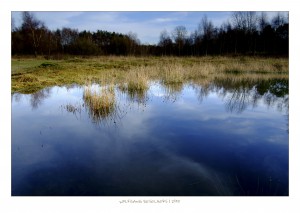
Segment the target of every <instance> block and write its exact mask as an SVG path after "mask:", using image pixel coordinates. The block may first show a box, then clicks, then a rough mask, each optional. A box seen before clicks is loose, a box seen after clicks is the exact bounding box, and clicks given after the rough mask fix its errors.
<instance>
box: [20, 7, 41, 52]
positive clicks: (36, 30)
mask: <svg viewBox="0 0 300 213" xmlns="http://www.w3.org/2000/svg"><path fill="white" fill-rule="evenodd" d="M22 29H23V30H25V31H28V32H29V33H30V36H31V38H32V42H33V48H34V55H35V57H36V56H37V54H38V48H39V46H40V42H41V39H42V35H43V33H44V31H45V29H46V27H45V25H44V23H43V22H41V21H40V20H38V19H36V18H35V17H34V15H33V14H31V13H29V12H23V24H22Z"/></svg>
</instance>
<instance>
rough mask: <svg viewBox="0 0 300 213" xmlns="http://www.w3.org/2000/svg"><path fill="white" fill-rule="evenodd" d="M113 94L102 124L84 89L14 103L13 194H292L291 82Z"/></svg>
mask: <svg viewBox="0 0 300 213" xmlns="http://www.w3.org/2000/svg"><path fill="white" fill-rule="evenodd" d="M94 87H95V88H96V87H98V86H97V85H94ZM115 92H116V104H117V109H116V110H115V111H114V112H113V113H111V114H110V115H107V116H106V117H105V116H104V117H103V116H102V117H101V118H99V117H94V116H93V114H92V113H91V111H90V109H88V107H87V105H85V103H84V99H83V88H82V87H79V86H72V87H52V88H47V89H44V90H41V91H39V92H37V93H35V94H29V95H24V94H13V95H12V195H68V196H73V195H80V196H83V195H88V196H92V195H100V196H111V195H119V196H201V195H205V196H211V195H222V196H224V195H225V196H227V195H237V196H242V195H255V196H260V195H275V196H282V195H288V177H289V176H288V82H287V81H284V80H276V79H275V80H272V81H260V82H252V83H249V82H248V83H247V82H239V83H236V82H230V80H227V81H226V80H225V81H224V80H222V81H215V82H211V83H207V84H205V85H200V84H191V83H187V84H180V85H175V86H174V85H173V86H170V85H162V84H160V83H159V82H152V83H151V86H150V88H149V90H148V91H147V92H146V93H145V94H142V95H132V94H126V93H124V92H121V91H120V90H119V89H118V88H116V89H115ZM68 106H72V108H70V107H68Z"/></svg>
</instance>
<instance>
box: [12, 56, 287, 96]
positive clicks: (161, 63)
mask: <svg viewBox="0 0 300 213" xmlns="http://www.w3.org/2000/svg"><path fill="white" fill-rule="evenodd" d="M288 70H289V68H288V59H286V58H256V57H201V58H197V57H188V58H183V57H182V58H177V57H115V56H112V57H97V58H88V59H83V58H71V59H67V60H44V59H41V58H40V59H22V58H19V59H17V58H13V59H12V73H11V83H12V84H11V85H12V87H11V91H12V93H14V92H20V93H33V92H36V91H38V90H40V89H43V88H45V87H49V86H55V85H58V86H60V85H69V84H74V83H75V84H79V85H85V84H86V82H94V83H101V84H103V83H105V84H107V83H109V84H111V83H113V84H118V85H123V87H124V88H125V89H127V90H131V89H134V90H144V89H146V88H147V87H148V85H147V81H148V80H159V81H161V82H162V83H163V84H165V85H168V84H174V83H175V84H180V83H183V82H186V81H194V82H197V81H210V80H213V79H215V78H216V77H218V78H222V77H226V78H228V77H232V78H273V77H280V78H288Z"/></svg>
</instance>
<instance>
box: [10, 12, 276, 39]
mask: <svg viewBox="0 0 300 213" xmlns="http://www.w3.org/2000/svg"><path fill="white" fill-rule="evenodd" d="M33 13H34V15H35V17H36V18H38V19H39V20H41V21H43V22H44V23H45V24H46V26H47V27H48V28H49V29H51V30H55V29H61V28H63V27H70V28H73V29H78V30H79V31H82V30H89V31H96V30H98V29H99V30H107V31H110V32H118V33H124V34H127V33H129V32H133V33H136V34H137V36H138V38H139V39H140V41H141V42H142V43H149V44H157V42H158V41H159V35H160V32H161V31H163V30H167V31H168V32H169V33H171V32H172V30H173V29H174V28H175V27H176V26H178V25H183V26H185V27H186V28H187V30H188V32H189V33H191V32H193V31H194V30H195V29H197V26H198V24H199V22H200V21H201V19H202V17H204V16H205V15H206V16H207V18H208V19H209V20H211V21H212V22H213V24H214V25H215V26H220V25H221V24H222V23H224V22H227V21H228V20H230V19H231V14H232V13H231V12H33ZM274 14H276V12H268V16H269V18H272V16H274ZM12 17H13V19H14V23H15V25H16V26H20V24H21V22H22V18H21V12H12Z"/></svg>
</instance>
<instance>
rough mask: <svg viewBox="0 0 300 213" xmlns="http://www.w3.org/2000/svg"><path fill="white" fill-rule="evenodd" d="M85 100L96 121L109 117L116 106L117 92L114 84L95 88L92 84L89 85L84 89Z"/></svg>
mask: <svg viewBox="0 0 300 213" xmlns="http://www.w3.org/2000/svg"><path fill="white" fill-rule="evenodd" d="M83 100H84V102H85V105H86V106H87V107H88V111H89V114H90V115H91V117H92V118H93V120H95V121H99V120H100V119H103V118H106V117H108V116H109V115H110V114H111V113H113V112H114V111H115V108H116V101H115V92H114V89H113V87H112V86H105V87H102V88H93V87H92V85H88V86H86V87H85V89H84V94H83Z"/></svg>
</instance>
